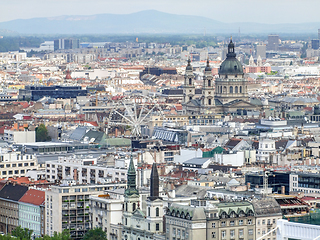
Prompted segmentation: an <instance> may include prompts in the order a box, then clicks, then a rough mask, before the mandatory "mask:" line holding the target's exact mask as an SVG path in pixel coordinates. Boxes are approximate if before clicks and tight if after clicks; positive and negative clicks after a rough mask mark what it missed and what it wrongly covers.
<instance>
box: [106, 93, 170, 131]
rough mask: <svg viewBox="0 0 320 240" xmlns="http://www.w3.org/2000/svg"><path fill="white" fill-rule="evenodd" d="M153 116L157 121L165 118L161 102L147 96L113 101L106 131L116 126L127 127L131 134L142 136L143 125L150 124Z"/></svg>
mask: <svg viewBox="0 0 320 240" xmlns="http://www.w3.org/2000/svg"><path fill="white" fill-rule="evenodd" d="M152 116H157V117H156V119H157V121H160V122H163V121H164V120H165V117H164V114H163V111H162V108H161V106H160V104H159V103H158V102H157V101H155V100H154V99H152V98H151V97H146V96H131V97H125V98H123V99H121V100H118V101H116V102H113V108H112V109H111V110H110V113H109V116H108V119H107V121H106V123H107V128H106V133H107V134H108V133H109V131H110V130H111V129H112V128H114V127H125V128H127V129H129V130H130V132H131V136H133V137H140V136H141V127H142V126H145V125H148V123H149V122H150V119H151V117H152Z"/></svg>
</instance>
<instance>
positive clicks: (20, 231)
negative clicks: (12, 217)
mask: <svg viewBox="0 0 320 240" xmlns="http://www.w3.org/2000/svg"><path fill="white" fill-rule="evenodd" d="M32 233H33V230H30V229H28V228H22V227H21V226H18V227H16V228H15V229H14V230H13V231H12V232H11V235H12V236H15V237H17V238H18V239H21V240H22V239H23V240H29V239H31V236H32Z"/></svg>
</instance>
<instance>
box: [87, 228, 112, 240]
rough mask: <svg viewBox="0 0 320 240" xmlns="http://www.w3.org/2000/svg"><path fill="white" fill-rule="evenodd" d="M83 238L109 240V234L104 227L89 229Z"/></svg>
mask: <svg viewBox="0 0 320 240" xmlns="http://www.w3.org/2000/svg"><path fill="white" fill-rule="evenodd" d="M83 240H107V234H106V233H105V232H104V231H103V230H102V228H95V229H91V230H89V231H88V232H87V233H86V234H85V235H84V237H83Z"/></svg>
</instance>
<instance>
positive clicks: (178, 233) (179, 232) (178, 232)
mask: <svg viewBox="0 0 320 240" xmlns="http://www.w3.org/2000/svg"><path fill="white" fill-rule="evenodd" d="M180 234H181V231H180V229H178V231H177V235H178V237H180Z"/></svg>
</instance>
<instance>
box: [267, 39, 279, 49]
mask: <svg viewBox="0 0 320 240" xmlns="http://www.w3.org/2000/svg"><path fill="white" fill-rule="evenodd" d="M279 41H280V39H279V35H269V36H268V45H267V50H273V51H277V50H278V49H279Z"/></svg>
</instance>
